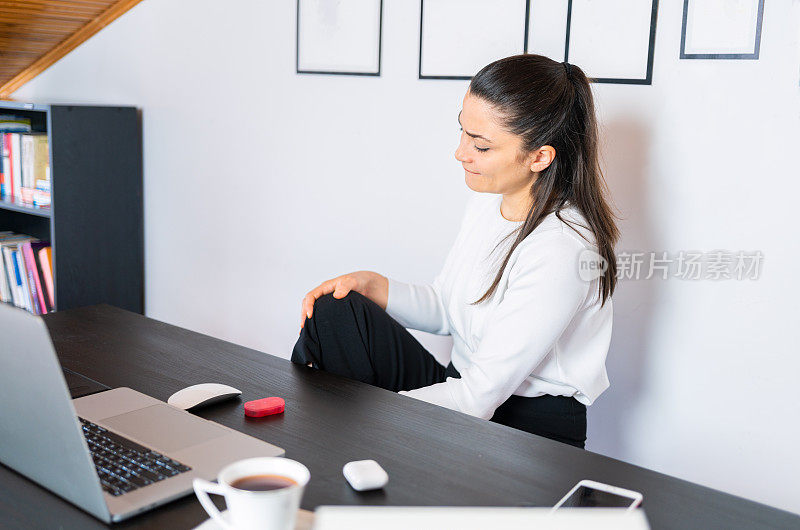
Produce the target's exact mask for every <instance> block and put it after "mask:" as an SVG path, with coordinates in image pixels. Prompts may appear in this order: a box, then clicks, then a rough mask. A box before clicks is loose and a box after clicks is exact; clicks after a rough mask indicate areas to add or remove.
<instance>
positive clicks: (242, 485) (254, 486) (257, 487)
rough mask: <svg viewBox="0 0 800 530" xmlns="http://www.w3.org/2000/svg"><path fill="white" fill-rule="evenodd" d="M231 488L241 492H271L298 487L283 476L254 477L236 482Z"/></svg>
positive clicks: (243, 478)
mask: <svg viewBox="0 0 800 530" xmlns="http://www.w3.org/2000/svg"><path fill="white" fill-rule="evenodd" d="M231 486H233V487H234V488H236V489H240V490H248V491H270V490H279V489H281V488H288V487H289V486H297V482H295V481H294V480H292V479H290V478H289V477H284V476H282V475H252V476H250V477H242V478H238V479H236V480H234V481H233V482H231Z"/></svg>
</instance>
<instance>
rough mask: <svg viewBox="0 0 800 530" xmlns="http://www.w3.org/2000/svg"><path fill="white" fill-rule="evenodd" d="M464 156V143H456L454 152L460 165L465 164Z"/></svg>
mask: <svg viewBox="0 0 800 530" xmlns="http://www.w3.org/2000/svg"><path fill="white" fill-rule="evenodd" d="M465 154H466V150H465V149H464V142H458V147H456V152H455V157H456V160H458V161H459V162H462V163H464V162H466V161H467V160H466V157H465V156H464V155H465Z"/></svg>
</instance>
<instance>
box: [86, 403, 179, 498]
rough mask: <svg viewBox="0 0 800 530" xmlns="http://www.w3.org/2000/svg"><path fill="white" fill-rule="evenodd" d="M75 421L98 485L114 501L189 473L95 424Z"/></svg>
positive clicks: (172, 461)
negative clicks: (80, 432)
mask: <svg viewBox="0 0 800 530" xmlns="http://www.w3.org/2000/svg"><path fill="white" fill-rule="evenodd" d="M78 419H79V420H81V428H82V429H83V435H84V437H86V442H87V443H88V444H89V451H90V452H91V453H92V460H94V466H95V469H97V475H98V476H99V477H100V484H101V485H102V487H103V490H104V491H106V492H107V493H109V494H111V495H113V496H115V497H116V496H118V495H122V494H123V493H127V492H129V491H133V490H135V489H139V488H141V487H144V486H147V485H149V484H153V483H155V482H159V481H161V480H164V479H168V478H170V477H174V476H175V475H178V474H180V473H185V472H186V471H189V470H190V469H192V468H190V467H189V466H186V465H184V464H181V463H180V462H177V461H175V460H172V459H171V458H169V457H166V456H164V455H162V454H161V453H157V452H155V451H151V450H150V449H148V448H146V447H143V446H141V445H139V444H137V443H134V442H132V441H130V440H128V439H127V438H123V437H122V436H120V435H118V434H114V433H113V432H111V431H109V430H107V429H104V428H103V427H100V426H99V425H97V424H96V423H92V422H90V421H88V420H85V419H83V418H78Z"/></svg>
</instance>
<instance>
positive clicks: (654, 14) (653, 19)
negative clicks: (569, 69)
mask: <svg viewBox="0 0 800 530" xmlns="http://www.w3.org/2000/svg"><path fill="white" fill-rule="evenodd" d="M762 1H763V0H762ZM657 23H658V0H652V7H651V9H650V39H649V42H648V49H647V73H646V74H645V77H644V79H637V78H617V77H590V78H589V81H590V82H592V83H611V84H618V85H652V84H653V57H654V56H655V50H656V25H657ZM571 25H572V0H568V2H567V31H566V41H565V43H564V62H569V37H570V26H571ZM579 66H580V65H579Z"/></svg>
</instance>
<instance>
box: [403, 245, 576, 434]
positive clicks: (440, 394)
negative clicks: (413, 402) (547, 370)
mask: <svg viewBox="0 0 800 530" xmlns="http://www.w3.org/2000/svg"><path fill="white" fill-rule="evenodd" d="M525 243H527V241H526V242H523V244H525ZM584 248H585V247H584V245H583V244H582V243H581V242H580V241H579V240H577V239H576V238H574V237H572V236H570V235H567V234H564V233H562V232H548V233H544V234H537V235H536V236H534V239H533V240H531V241H530V243H529V244H526V245H525V248H522V249H520V252H519V255H518V258H517V259H516V261H515V262H514V264H513V265H511V263H509V266H511V270H510V271H509V278H508V288H507V290H506V292H505V294H504V297H503V300H502V301H501V302H500V303H499V304H498V305H497V307H496V308H495V309H494V311H493V312H492V314H491V315H490V317H489V320H488V321H487V322H486V325H485V328H484V332H483V337H482V338H481V342H480V344H479V345H478V347H477V349H476V350H475V352H474V353H473V354H472V356H471V357H472V359H471V360H472V364H471V365H470V366H469V367H468V368H467V369H465V370H464V371H463V372H462V373H461V379H456V378H452V377H450V378H448V379H447V381H445V382H443V383H437V384H435V385H431V386H427V387H423V388H418V389H415V390H410V391H404V392H401V394H404V395H407V396H411V397H414V398H417V399H421V400H423V401H427V402H429V403H433V404H436V405H441V406H443V407H447V408H450V409H454V410H459V411H461V412H464V413H466V414H470V415H472V416H478V417H480V418H484V419H489V418H491V417H492V416H493V415H494V411H495V409H497V407H499V406H500V405H501V404H502V403H503V402H505V401H506V400H507V399H508V398H509V396H511V394H513V393H514V391H515V390H516V389H517V388H519V386H520V385H521V384H522V382H523V381H524V380H525V378H527V377H528V376H529V375H530V374H531V372H533V370H534V369H535V368H536V366H537V365H538V364H539V363H540V362H541V361H542V360H543V359H544V358H545V356H546V355H547V353H548V352H549V351H550V350H551V349H552V348H553V345H554V344H555V342H556V340H558V338H559V337H560V336H561V334H562V333H563V332H564V330H565V329H566V328H567V326H568V325H569V323H570V321H571V320H572V318H573V317H574V315H575V314H576V313H577V311H578V309H580V307H581V305H582V304H583V303H584V301H585V300H586V296H587V294H588V293H589V287H590V284H591V282H588V281H584V280H582V279H581V278H580V276H579V275H578V258H579V255H580V253H581V251H582V250H584Z"/></svg>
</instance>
